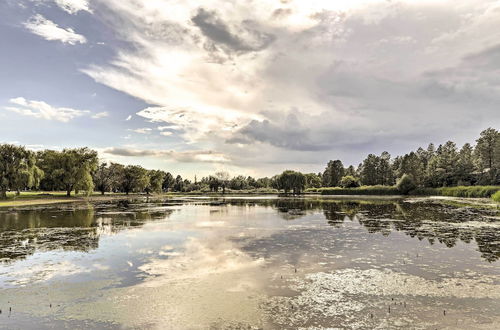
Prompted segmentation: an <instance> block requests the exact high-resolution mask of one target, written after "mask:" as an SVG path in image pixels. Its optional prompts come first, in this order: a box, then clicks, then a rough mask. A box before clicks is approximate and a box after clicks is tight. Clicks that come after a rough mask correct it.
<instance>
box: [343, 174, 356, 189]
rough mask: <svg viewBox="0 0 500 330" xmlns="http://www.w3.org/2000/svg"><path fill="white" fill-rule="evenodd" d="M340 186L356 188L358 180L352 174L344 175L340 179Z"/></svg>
mask: <svg viewBox="0 0 500 330" xmlns="http://www.w3.org/2000/svg"><path fill="white" fill-rule="evenodd" d="M340 186H341V187H342V188H356V187H359V186H360V184H359V180H358V179H356V178H355V177H353V176H352V175H346V176H344V177H343V178H342V180H340Z"/></svg>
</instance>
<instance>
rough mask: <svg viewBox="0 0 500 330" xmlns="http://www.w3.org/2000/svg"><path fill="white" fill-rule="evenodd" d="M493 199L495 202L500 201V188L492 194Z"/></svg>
mask: <svg viewBox="0 0 500 330" xmlns="http://www.w3.org/2000/svg"><path fill="white" fill-rule="evenodd" d="M491 199H493V200H494V201H495V202H497V203H500V190H499V191H497V192H496V193H494V194H493V195H492V196H491Z"/></svg>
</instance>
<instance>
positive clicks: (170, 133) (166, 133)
mask: <svg viewBox="0 0 500 330" xmlns="http://www.w3.org/2000/svg"><path fill="white" fill-rule="evenodd" d="M172 134H173V133H172V132H169V131H164V132H160V135H163V136H170V135H172Z"/></svg>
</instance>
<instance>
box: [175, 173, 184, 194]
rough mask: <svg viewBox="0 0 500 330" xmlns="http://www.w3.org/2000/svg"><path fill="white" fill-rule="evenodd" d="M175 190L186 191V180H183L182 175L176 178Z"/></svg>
mask: <svg viewBox="0 0 500 330" xmlns="http://www.w3.org/2000/svg"><path fill="white" fill-rule="evenodd" d="M174 190H175V191H184V181H183V180H182V176H180V175H178V176H177V177H176V178H175V182H174Z"/></svg>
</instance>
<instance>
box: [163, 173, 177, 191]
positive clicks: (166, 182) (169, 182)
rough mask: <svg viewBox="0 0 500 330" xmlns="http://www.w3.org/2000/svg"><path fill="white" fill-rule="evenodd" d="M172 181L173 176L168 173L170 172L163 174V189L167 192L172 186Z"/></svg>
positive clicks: (173, 181)
mask: <svg viewBox="0 0 500 330" xmlns="http://www.w3.org/2000/svg"><path fill="white" fill-rule="evenodd" d="M174 183H175V180H174V177H173V176H172V174H170V172H167V174H165V178H164V179H163V185H162V188H163V191H165V192H168V189H171V188H173V186H174Z"/></svg>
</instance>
